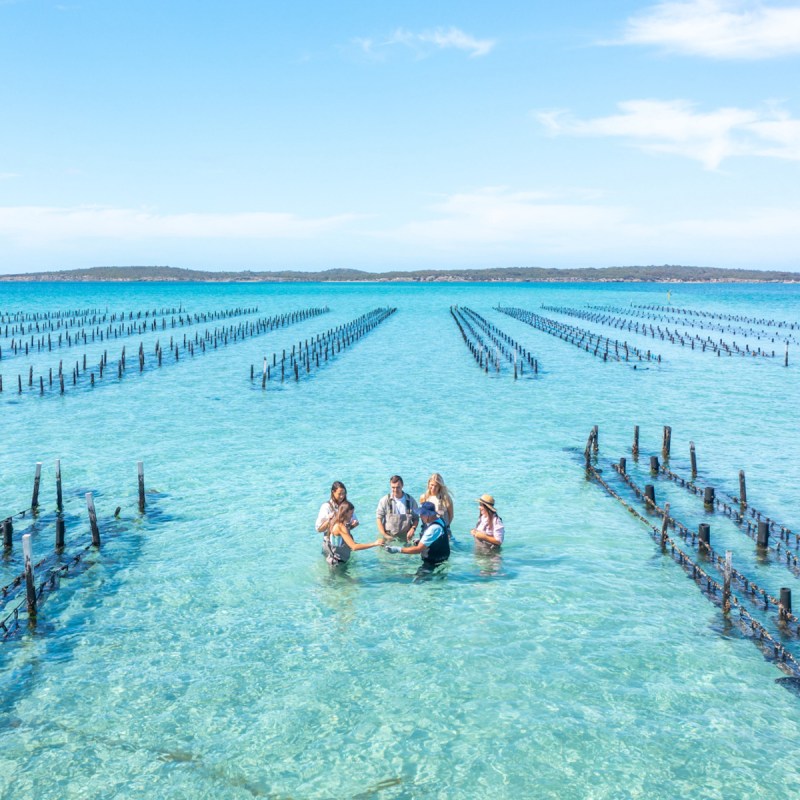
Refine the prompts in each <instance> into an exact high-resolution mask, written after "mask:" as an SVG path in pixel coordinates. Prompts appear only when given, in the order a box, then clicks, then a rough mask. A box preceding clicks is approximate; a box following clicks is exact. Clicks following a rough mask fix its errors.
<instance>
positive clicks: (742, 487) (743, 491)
mask: <svg viewBox="0 0 800 800" xmlns="http://www.w3.org/2000/svg"><path fill="white" fill-rule="evenodd" d="M739 503H740V505H742V506H746V505H747V484H746V483H745V481H744V470H743V469H740V470H739Z"/></svg>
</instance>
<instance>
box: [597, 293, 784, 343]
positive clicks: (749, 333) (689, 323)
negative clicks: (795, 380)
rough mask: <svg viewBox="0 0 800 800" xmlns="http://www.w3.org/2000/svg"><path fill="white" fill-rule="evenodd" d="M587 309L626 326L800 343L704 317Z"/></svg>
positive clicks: (629, 309)
mask: <svg viewBox="0 0 800 800" xmlns="http://www.w3.org/2000/svg"><path fill="white" fill-rule="evenodd" d="M586 307H587V308H588V309H591V310H592V311H595V312H600V313H603V314H611V315H617V316H621V317H625V318H626V319H625V320H623V323H625V324H628V322H629V318H631V317H632V318H634V319H649V320H656V321H658V322H668V323H671V324H673V325H682V326H684V327H688V328H691V329H692V330H694V329H695V328H697V329H699V330H712V331H719V332H720V333H733V334H735V335H736V336H744V337H746V338H750V339H756V340H757V341H761V339H762V338H764V339H769V340H770V341H771V342H772V343H773V344H774V342H775V340H776V339H778V340H783V341H787V342H792V343H793V344H797V343H798V341H799V340H798V339H797V338H796V337H795V336H794V335H793V334H791V333H786V332H783V333H778V332H776V331H768V330H765V329H763V328H761V329H757V328H752V327H749V328H746V327H743V326H742V325H741V324H738V323H737V324H728V323H724V322H716V321H713V320H706V319H703V318H702V317H683V316H680V315H671V314H664V313H659V312H655V311H643V310H641V309H638V308H635V307H632V306H613V305H607V304H601V305H595V304H592V303H589V304H587V306H586ZM687 335H688V334H687Z"/></svg>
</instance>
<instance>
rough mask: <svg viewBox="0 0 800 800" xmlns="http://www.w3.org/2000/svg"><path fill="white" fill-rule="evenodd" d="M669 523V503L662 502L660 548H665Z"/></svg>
mask: <svg viewBox="0 0 800 800" xmlns="http://www.w3.org/2000/svg"><path fill="white" fill-rule="evenodd" d="M668 525H669V503H664V522H663V523H662V525H661V549H662V550H666V549H667V526H668Z"/></svg>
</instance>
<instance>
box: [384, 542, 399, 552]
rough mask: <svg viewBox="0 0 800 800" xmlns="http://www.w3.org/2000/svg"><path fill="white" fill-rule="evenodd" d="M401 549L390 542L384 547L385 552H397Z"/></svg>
mask: <svg viewBox="0 0 800 800" xmlns="http://www.w3.org/2000/svg"><path fill="white" fill-rule="evenodd" d="M401 550H402V548H401V547H398V546H397V545H396V544H390V545H387V547H386V552H387V553H399V552H400V551H401Z"/></svg>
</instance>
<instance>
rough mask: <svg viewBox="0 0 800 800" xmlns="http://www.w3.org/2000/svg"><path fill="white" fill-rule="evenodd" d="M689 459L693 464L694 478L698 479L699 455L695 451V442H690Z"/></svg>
mask: <svg viewBox="0 0 800 800" xmlns="http://www.w3.org/2000/svg"><path fill="white" fill-rule="evenodd" d="M689 459H690V460H691V462H692V478H696V477H697V453H696V452H695V450H694V442H689Z"/></svg>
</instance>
